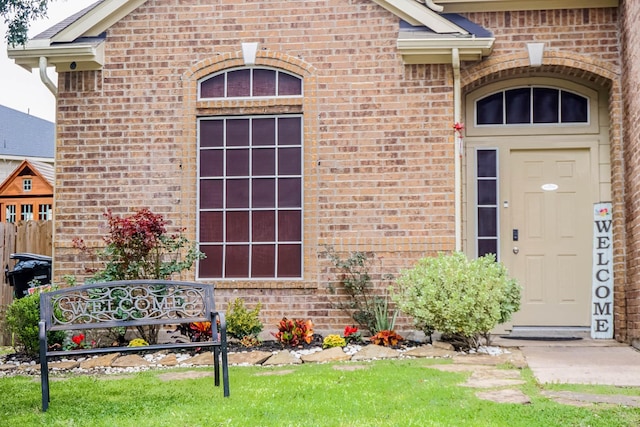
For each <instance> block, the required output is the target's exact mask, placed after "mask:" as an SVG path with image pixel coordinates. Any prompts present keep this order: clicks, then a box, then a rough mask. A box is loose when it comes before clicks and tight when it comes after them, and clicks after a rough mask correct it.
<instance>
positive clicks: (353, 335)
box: [342, 326, 362, 344]
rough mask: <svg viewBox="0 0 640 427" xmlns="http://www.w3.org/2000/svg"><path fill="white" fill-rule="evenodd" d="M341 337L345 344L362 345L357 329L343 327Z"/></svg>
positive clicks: (354, 327)
mask: <svg viewBox="0 0 640 427" xmlns="http://www.w3.org/2000/svg"><path fill="white" fill-rule="evenodd" d="M342 336H343V337H344V339H345V341H346V343H347V344H360V343H362V334H361V333H360V332H359V331H358V328H357V327H356V326H345V327H344V333H343V335H342Z"/></svg>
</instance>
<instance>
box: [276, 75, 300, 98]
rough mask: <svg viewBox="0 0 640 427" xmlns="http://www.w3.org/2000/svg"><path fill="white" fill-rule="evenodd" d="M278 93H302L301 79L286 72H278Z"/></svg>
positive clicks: (281, 94)
mask: <svg viewBox="0 0 640 427" xmlns="http://www.w3.org/2000/svg"><path fill="white" fill-rule="evenodd" d="M278 95H280V96H285V95H302V79H300V78H299V77H296V76H292V75H291V74H287V73H278Z"/></svg>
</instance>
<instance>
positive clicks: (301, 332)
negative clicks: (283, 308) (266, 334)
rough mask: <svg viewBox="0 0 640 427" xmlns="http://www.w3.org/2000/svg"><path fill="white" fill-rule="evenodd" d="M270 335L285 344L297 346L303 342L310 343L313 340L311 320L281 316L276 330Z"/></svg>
mask: <svg viewBox="0 0 640 427" xmlns="http://www.w3.org/2000/svg"><path fill="white" fill-rule="evenodd" d="M272 335H273V336H274V337H275V338H276V340H277V341H278V342H279V343H280V344H282V345H286V346H291V347H297V346H299V345H301V344H302V343H303V342H305V343H307V344H310V343H311V341H312V340H313V323H311V320H307V321H306V322H305V321H304V320H300V319H293V320H292V319H287V318H286V317H283V318H282V320H281V321H280V323H279V324H278V332H277V333H275V334H272Z"/></svg>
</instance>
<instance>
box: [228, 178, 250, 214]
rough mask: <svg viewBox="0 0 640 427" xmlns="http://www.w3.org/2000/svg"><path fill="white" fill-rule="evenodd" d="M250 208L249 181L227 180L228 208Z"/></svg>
mask: <svg viewBox="0 0 640 427" xmlns="http://www.w3.org/2000/svg"><path fill="white" fill-rule="evenodd" d="M248 207H249V180H248V179H229V180H227V208H248Z"/></svg>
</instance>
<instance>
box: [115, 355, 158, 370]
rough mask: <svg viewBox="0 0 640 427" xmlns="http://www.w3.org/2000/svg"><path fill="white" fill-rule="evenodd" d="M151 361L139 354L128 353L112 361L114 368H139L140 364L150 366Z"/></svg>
mask: <svg viewBox="0 0 640 427" xmlns="http://www.w3.org/2000/svg"><path fill="white" fill-rule="evenodd" d="M149 365H150V363H149V362H147V361H146V360H144V358H142V357H140V356H138V355H137V354H127V355H126V356H122V357H118V358H117V359H116V360H114V361H113V362H112V363H111V367H112V368H139V367H140V366H149Z"/></svg>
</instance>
